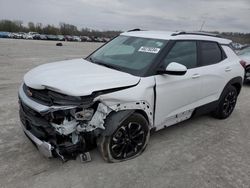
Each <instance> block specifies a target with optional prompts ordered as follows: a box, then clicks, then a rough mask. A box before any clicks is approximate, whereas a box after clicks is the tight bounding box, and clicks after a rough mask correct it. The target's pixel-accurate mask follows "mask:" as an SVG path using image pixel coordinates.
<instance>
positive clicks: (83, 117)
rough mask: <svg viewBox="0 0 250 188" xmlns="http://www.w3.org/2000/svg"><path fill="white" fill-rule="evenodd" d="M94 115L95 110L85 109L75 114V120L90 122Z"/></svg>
mask: <svg viewBox="0 0 250 188" xmlns="http://www.w3.org/2000/svg"><path fill="white" fill-rule="evenodd" d="M93 114H94V109H91V108H90V109H83V110H82V111H79V112H76V113H75V119H76V120H79V121H90V120H91V119H92V116H93Z"/></svg>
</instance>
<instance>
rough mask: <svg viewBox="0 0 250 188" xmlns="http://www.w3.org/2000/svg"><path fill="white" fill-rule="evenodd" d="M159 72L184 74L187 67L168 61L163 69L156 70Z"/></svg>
mask: <svg viewBox="0 0 250 188" xmlns="http://www.w3.org/2000/svg"><path fill="white" fill-rule="evenodd" d="M158 72H159V73H161V74H169V75H179V76H180V75H184V74H186V72H187V67H186V66H184V65H182V64H180V63H176V62H172V63H170V64H169V65H168V66H167V67H166V69H165V70H159V71H158Z"/></svg>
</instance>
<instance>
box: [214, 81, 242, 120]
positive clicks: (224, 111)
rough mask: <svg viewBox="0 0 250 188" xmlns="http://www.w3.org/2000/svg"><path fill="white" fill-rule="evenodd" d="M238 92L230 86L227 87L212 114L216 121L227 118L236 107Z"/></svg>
mask: <svg viewBox="0 0 250 188" xmlns="http://www.w3.org/2000/svg"><path fill="white" fill-rule="evenodd" d="M237 97H238V92H237V90H236V88H235V87H234V86H232V85H230V86H228V87H227V88H226V89H225V90H224V91H223V92H222V95H221V97H220V100H219V105H218V107H217V108H216V109H215V111H213V112H212V115H213V116H214V117H215V118H217V119H226V118H228V117H229V116H230V115H231V114H232V112H233V110H234V107H235V105H236V102H237Z"/></svg>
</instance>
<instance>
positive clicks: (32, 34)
mask: <svg viewBox="0 0 250 188" xmlns="http://www.w3.org/2000/svg"><path fill="white" fill-rule="evenodd" d="M38 36H39V33H37V32H28V33H27V34H26V36H25V39H34V38H35V39H38Z"/></svg>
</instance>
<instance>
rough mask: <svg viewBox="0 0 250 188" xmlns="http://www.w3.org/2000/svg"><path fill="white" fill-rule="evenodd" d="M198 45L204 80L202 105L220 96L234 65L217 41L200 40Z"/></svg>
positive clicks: (201, 73)
mask: <svg viewBox="0 0 250 188" xmlns="http://www.w3.org/2000/svg"><path fill="white" fill-rule="evenodd" d="M198 47H199V48H198V49H199V63H200V64H199V66H200V80H201V82H202V91H201V94H202V100H201V101H200V105H203V104H207V103H209V102H212V101H215V100H217V99H218V98H219V96H220V93H221V91H222V90H223V88H224V86H225V85H226V82H227V79H225V76H226V74H230V72H231V70H232V67H231V66H230V63H229V62H228V59H227V58H226V55H225V53H224V52H223V50H222V48H221V47H220V45H219V44H218V43H217V42H211V41H200V42H199V43H198Z"/></svg>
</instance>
